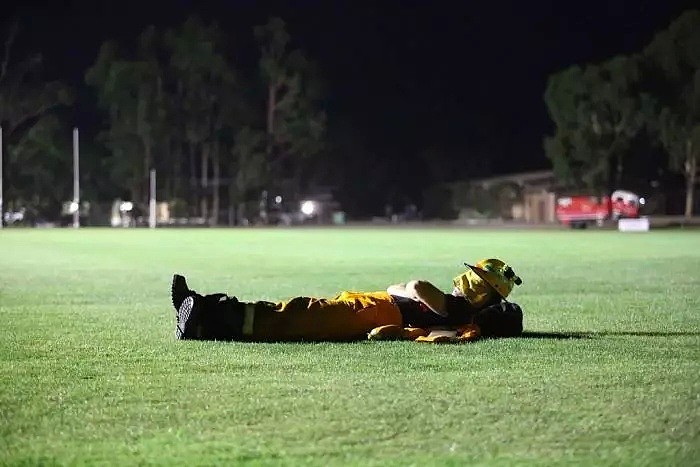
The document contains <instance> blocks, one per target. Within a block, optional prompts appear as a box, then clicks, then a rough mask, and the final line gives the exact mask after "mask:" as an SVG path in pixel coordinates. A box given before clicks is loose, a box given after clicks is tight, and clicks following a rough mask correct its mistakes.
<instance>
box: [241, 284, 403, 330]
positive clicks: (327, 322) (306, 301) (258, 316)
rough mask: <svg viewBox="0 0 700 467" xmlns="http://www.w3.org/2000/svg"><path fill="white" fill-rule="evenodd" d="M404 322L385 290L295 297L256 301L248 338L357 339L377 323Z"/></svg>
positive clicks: (399, 323)
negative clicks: (272, 300) (330, 295)
mask: <svg viewBox="0 0 700 467" xmlns="http://www.w3.org/2000/svg"><path fill="white" fill-rule="evenodd" d="M386 324H398V325H401V324H402V319H401V313H400V311H399V309H398V307H396V306H395V305H394V304H393V302H392V301H391V298H390V297H389V296H388V295H387V294H385V293H343V294H341V295H339V296H338V297H336V298H333V299H323V298H312V297H295V298H293V299H291V300H289V301H287V302H283V303H278V304H272V303H269V302H258V303H256V304H255V305H254V313H253V316H252V326H250V328H249V331H250V334H249V335H247V339H248V340H254V341H353V340H363V339H366V338H367V334H368V333H369V332H370V331H371V330H372V329H374V328H375V327H377V326H382V325H386Z"/></svg>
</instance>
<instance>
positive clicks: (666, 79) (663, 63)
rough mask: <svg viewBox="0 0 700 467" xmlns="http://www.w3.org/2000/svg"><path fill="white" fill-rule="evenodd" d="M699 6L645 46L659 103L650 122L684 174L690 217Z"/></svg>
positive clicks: (699, 122)
mask: <svg viewBox="0 0 700 467" xmlns="http://www.w3.org/2000/svg"><path fill="white" fill-rule="evenodd" d="M699 51H700V11H697V10H692V11H687V12H685V13H683V14H682V15H681V16H680V17H679V18H678V19H676V20H675V21H674V22H673V23H671V25H670V26H669V27H668V29H666V30H665V31H662V32H661V33H659V34H657V35H656V36H655V37H654V39H653V40H652V42H651V43H650V44H649V46H647V48H646V49H645V50H644V57H645V58H646V59H647V60H648V62H649V65H650V68H651V69H650V70H649V71H650V75H651V76H652V77H651V78H650V80H649V81H650V92H651V93H652V94H653V96H654V98H655V99H656V102H657V107H656V111H655V115H654V118H652V119H651V123H652V124H651V127H652V128H653V129H655V130H656V134H657V135H658V138H659V140H660V142H661V144H662V145H663V147H664V148H665V150H666V152H667V153H668V156H669V167H670V168H671V169H672V170H674V171H676V172H679V173H682V174H683V176H684V178H685V184H686V187H685V191H686V196H685V210H684V214H685V216H686V217H691V216H692V215H693V206H694V192H695V185H696V184H697V178H698V168H699V167H698V160H700V52H699Z"/></svg>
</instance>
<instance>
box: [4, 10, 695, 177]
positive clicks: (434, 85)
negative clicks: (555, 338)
mask: <svg viewBox="0 0 700 467" xmlns="http://www.w3.org/2000/svg"><path fill="white" fill-rule="evenodd" d="M698 3H700V2H689V1H670V0H668V1H667V0H636V1H626V2H623V1H614V0H612V1H609V2H604V1H583V2H568V1H561V0H559V1H553V2H535V1H510V2H499V1H482V2H457V1H455V2H454V3H452V2H441V1H428V0H426V1H404V2H396V1H391V2H389V1H387V2H382V1H376V2H366V1H351V0H349V1H342V2H341V1H324V2H321V1H310V0H296V1H288V2H279V1H278V2H265V1H259V2H254V1H245V0H240V1H198V2H197V1H186V0H171V1H164V2H155V1H148V0H142V1H133V0H124V1H118V2H100V1H97V0H95V1H84V0H81V1H78V0H76V1H63V2H60V1H52V2H45V3H41V2H32V1H24V2H17V3H16V4H15V6H14V7H13V6H12V4H9V3H5V6H4V7H3V8H2V12H3V15H4V16H5V18H4V19H6V18H7V17H8V16H9V15H12V14H19V16H20V17H21V18H22V22H23V29H22V31H21V36H20V44H21V46H20V48H19V49H18V52H17V53H21V52H22V51H23V50H38V51H41V52H42V53H43V54H44V56H45V63H46V72H47V74H49V75H51V76H53V77H58V78H61V79H63V80H66V81H67V82H69V83H70V84H72V85H74V86H81V85H82V80H83V76H84V73H85V70H86V68H87V67H88V66H89V65H90V64H91V63H92V62H93V61H94V59H95V56H96V54H97V51H98V49H99V47H100V44H101V43H102V42H103V41H104V40H107V39H117V40H119V41H121V42H123V43H126V42H128V41H133V40H134V39H135V37H136V36H137V35H138V34H139V33H140V32H141V31H142V30H143V28H144V27H145V26H147V25H149V24H154V25H156V26H160V27H163V28H166V27H174V26H177V25H179V24H180V23H181V22H182V21H183V20H184V19H185V18H186V17H187V16H188V15H190V14H198V15H199V16H201V17H203V18H204V19H209V20H211V19H215V20H217V21H218V22H219V23H220V25H221V26H222V27H223V29H224V30H226V31H227V33H228V34H229V35H230V37H231V43H232V46H233V50H234V51H235V57H233V61H234V63H239V64H240V66H242V67H250V66H251V65H252V64H254V61H255V58H256V56H255V53H256V50H255V43H254V39H253V33H252V28H253V26H254V25H256V24H260V23H263V22H264V21H265V20H266V18H267V17H269V16H273V15H278V16H281V17H282V18H283V19H285V21H286V22H287V25H288V30H289V32H290V34H291V35H292V37H293V40H294V42H295V44H296V45H298V46H301V47H303V48H304V49H305V50H306V51H307V53H308V55H309V56H311V57H312V58H313V59H315V60H316V61H317V62H318V64H319V66H320V69H321V71H322V74H323V76H324V77H325V78H326V80H327V83H328V89H329V93H330V94H329V96H330V99H329V102H328V105H329V117H330V119H331V124H332V122H333V121H338V120H339V119H341V118H343V119H344V120H345V121H349V122H350V124H351V125H352V126H353V127H354V128H355V129H356V131H358V132H359V133H360V134H363V135H366V137H367V139H368V141H369V144H370V146H371V148H372V150H373V151H374V152H376V153H377V154H378V155H380V156H381V157H387V158H391V159H392V160H402V159H404V158H405V159H411V158H415V157H416V153H417V152H420V151H422V150H423V148H425V147H428V146H439V147H440V148H441V149H443V150H444V151H447V152H448V153H451V154H454V155H455V157H463V155H468V156H467V157H470V156H469V155H471V157H473V156H474V155H475V154H476V155H478V156H479V157H482V158H487V159H490V161H491V162H490V163H489V164H488V166H489V167H490V170H491V171H492V172H493V173H508V172H514V171H520V170H530V169H540V168H546V167H547V166H548V164H547V161H546V159H545V157H544V155H543V150H542V138H543V136H544V135H545V133H547V132H548V131H550V125H551V124H550V122H549V120H548V117H547V113H546V109H545V105H544V101H543V93H544V88H545V83H546V78H547V76H548V75H549V74H551V73H553V72H555V71H558V70H560V69H562V68H564V67H566V66H568V65H571V64H576V63H579V64H583V63H586V62H592V61H599V60H603V59H606V58H608V57H612V56H614V55H616V54H624V53H631V52H635V51H639V50H640V49H641V48H642V47H643V46H644V45H646V44H647V43H648V42H649V41H650V40H651V38H652V37H653V35H654V33H655V32H657V31H659V30H660V29H663V28H665V27H666V26H667V25H668V23H669V22H670V21H671V20H672V19H674V18H675V17H677V16H678V15H679V14H680V13H681V12H682V11H683V10H684V9H687V8H690V7H692V6H694V5H697V4H698ZM87 107H88V103H87V102H85V101H79V102H78V112H76V117H75V119H76V122H75V124H77V125H79V126H82V125H85V124H86V123H87V122H85V121H84V120H86V119H92V118H94V115H93V114H91V113H90V112H89V111H88V110H87ZM334 119H335V120H334Z"/></svg>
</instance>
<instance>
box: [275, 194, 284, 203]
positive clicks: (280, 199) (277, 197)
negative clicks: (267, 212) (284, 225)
mask: <svg viewBox="0 0 700 467" xmlns="http://www.w3.org/2000/svg"><path fill="white" fill-rule="evenodd" d="M281 202H282V197H281V196H280V195H277V196H275V203H277V204H280V203H281Z"/></svg>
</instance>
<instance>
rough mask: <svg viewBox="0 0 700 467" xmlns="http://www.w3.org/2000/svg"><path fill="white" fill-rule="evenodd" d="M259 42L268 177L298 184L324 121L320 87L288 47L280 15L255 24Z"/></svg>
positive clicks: (315, 151) (315, 149)
mask: <svg viewBox="0 0 700 467" xmlns="http://www.w3.org/2000/svg"><path fill="white" fill-rule="evenodd" d="M255 35H256V36H257V38H258V40H259V41H260V44H261V57H260V71H261V75H262V77H263V80H264V82H265V87H266V90H267V92H266V94H267V98H266V105H265V107H266V122H265V132H266V146H265V152H266V156H267V160H266V166H267V180H268V182H273V183H274V182H276V183H277V184H279V183H280V181H281V180H282V179H285V178H286V179H287V180H289V181H291V183H292V185H293V186H294V187H295V188H296V189H298V188H299V184H300V182H301V177H302V170H303V167H304V160H305V159H307V158H309V157H313V156H316V155H318V154H319V153H320V150H321V148H322V141H323V135H324V132H325V126H326V116H325V112H323V111H322V110H321V109H320V100H321V91H320V86H319V85H318V84H319V79H318V76H317V74H316V73H315V69H314V66H313V64H312V63H311V62H310V61H309V60H308V59H307V58H306V57H304V55H303V54H302V53H301V51H299V50H292V51H290V50H289V42H290V36H289V34H288V33H287V31H286V25H285V23H284V21H283V20H282V19H280V18H271V19H270V20H269V21H268V22H267V23H266V24H265V25H263V26H258V27H256V28H255Z"/></svg>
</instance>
